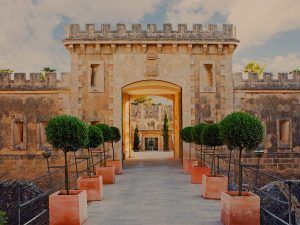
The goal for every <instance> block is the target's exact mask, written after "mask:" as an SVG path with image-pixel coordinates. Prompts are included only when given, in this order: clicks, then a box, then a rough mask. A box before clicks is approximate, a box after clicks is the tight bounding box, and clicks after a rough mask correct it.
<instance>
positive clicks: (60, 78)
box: [0, 73, 69, 91]
mask: <svg viewBox="0 0 300 225" xmlns="http://www.w3.org/2000/svg"><path fill="white" fill-rule="evenodd" d="M68 83H69V76H68V74H67V73H61V74H58V73H48V74H46V75H45V76H43V75H42V74H41V73H29V74H26V73H13V74H9V73H5V74H1V73H0V90H18V91H22V90H24V91H26V90H56V89H63V88H66V87H68Z"/></svg>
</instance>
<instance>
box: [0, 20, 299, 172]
mask: <svg viewBox="0 0 300 225" xmlns="http://www.w3.org/2000/svg"><path fill="white" fill-rule="evenodd" d="M63 43H64V46H65V48H66V50H67V51H68V53H69V55H70V58H71V68H70V72H68V73H62V74H61V75H57V74H48V75H47V76H46V78H45V79H43V77H41V75H40V74H39V73H31V74H27V76H26V74H24V73H16V74H0V127H1V129H0V149H1V151H0V154H1V156H0V157H1V159H0V168H1V169H4V168H5V169H6V170H10V171H13V172H18V173H24V174H26V173H27V174H28V172H32V173H34V172H36V171H37V170H38V169H39V167H40V166H41V164H42V163H41V162H40V161H42V160H43V159H42V157H41V152H42V151H41V149H42V148H43V147H44V146H47V141H46V138H45V133H44V127H45V126H46V125H47V121H48V120H49V118H51V117H52V116H55V115H58V114H71V115H74V116H77V117H78V118H80V119H82V120H84V121H86V122H88V123H91V124H95V123H98V122H103V123H107V124H110V125H114V126H117V127H119V128H120V130H121V131H122V141H120V142H119V143H118V146H117V148H118V149H119V154H118V157H119V158H121V155H122V154H121V153H122V151H123V153H124V155H125V156H126V155H128V150H129V149H130V148H131V147H132V146H131V145H132V143H131V141H130V107H129V106H130V100H131V99H132V98H133V97H134V96H138V95H155V96H161V97H165V98H168V99H170V100H172V101H173V126H174V152H175V157H176V158H181V157H185V154H186V153H185V152H186V151H183V149H187V145H186V144H185V143H183V142H182V141H181V140H180V138H179V131H180V129H181V128H183V127H185V126H189V125H194V124H196V123H199V122H200V121H205V122H209V123H211V122H218V121H220V120H221V119H222V118H224V117H225V116H226V115H227V114H229V113H230V112H233V111H237V110H244V111H249V112H251V113H253V114H255V115H257V116H259V117H260V118H261V120H262V121H263V123H264V125H265V127H266V134H265V141H264V147H265V149H266V152H267V153H268V154H271V153H273V152H291V151H294V152H299V151H300V74H296V73H295V74H293V75H292V77H288V75H287V74H279V76H278V79H274V78H273V76H272V74H270V73H266V74H264V77H263V79H261V80H259V79H258V78H257V76H255V75H250V76H249V77H248V78H247V79H243V78H242V75H241V74H233V71H232V54H233V53H234V50H235V49H236V47H237V46H238V43H239V41H238V39H237V37H236V32H235V27H234V26H233V25H231V24H224V25H223V26H222V27H218V26H217V25H208V27H204V26H202V25H201V24H195V25H193V29H192V30H188V29H187V25H186V24H178V27H177V28H175V29H174V28H173V27H172V24H164V25H163V29H162V30H158V29H157V27H156V25H155V24H148V25H147V29H146V30H144V29H142V26H141V25H140V24H133V25H132V27H131V28H127V27H126V26H125V24H117V25H116V28H115V29H112V27H111V26H110V25H109V24H102V25H101V26H100V29H98V28H96V26H95V25H94V24H87V25H86V27H85V29H82V28H80V26H79V25H78V24H72V25H68V26H67V27H66V28H65V37H64V41H63ZM270 157H272V156H270ZM58 158H59V156H57V159H58ZM287 158H289V156H287ZM16 159H18V162H16V161H15V160H16ZM53 160H55V158H54V159H53ZM268 163H269V164H270V167H274V165H275V166H277V167H278V168H279V164H280V166H281V167H282V168H286V167H294V166H296V164H295V163H294V161H293V159H290V158H289V160H288V161H284V162H281V161H280V162H279V161H277V162H275V161H273V160H271V161H268ZM266 164H267V162H266ZM298 164H299V163H298ZM24 165H28V166H24ZM298 166H299V165H298Z"/></svg>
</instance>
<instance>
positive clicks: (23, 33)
mask: <svg viewBox="0 0 300 225" xmlns="http://www.w3.org/2000/svg"><path fill="white" fill-rule="evenodd" d="M299 11H300V0H251V1H249V0H0V31H1V35H0V68H1V69H3V68H10V69H13V70H14V71H15V72H38V71H40V70H41V69H42V68H43V67H44V66H51V67H54V68H57V70H58V72H67V71H70V61H69V57H68V54H67V52H66V50H65V49H64V46H63V43H62V39H63V36H64V26H65V25H67V24H70V23H78V24H80V25H81V26H82V29H84V24H86V23H95V24H99V25H100V24H101V23H111V24H116V23H120V22H121V23H126V24H127V26H128V28H129V27H130V24H131V23H142V24H143V28H146V24H147V23H156V24H158V27H159V28H160V27H162V24H163V23H173V28H175V29H176V28H177V24H178V23H187V24H188V27H189V28H191V27H192V24H194V23H202V24H204V25H207V24H210V23H216V24H220V25H221V24H223V23H232V24H234V25H235V26H236V29H237V38H238V39H239V40H240V43H239V46H238V48H237V49H236V51H235V53H234V56H233V70H234V72H240V71H241V70H242V68H243V67H244V66H245V65H246V64H247V63H248V62H250V61H257V62H259V63H261V64H263V65H266V70H267V71H269V72H274V73H277V72H290V71H291V70H293V69H295V68H300V13H299Z"/></svg>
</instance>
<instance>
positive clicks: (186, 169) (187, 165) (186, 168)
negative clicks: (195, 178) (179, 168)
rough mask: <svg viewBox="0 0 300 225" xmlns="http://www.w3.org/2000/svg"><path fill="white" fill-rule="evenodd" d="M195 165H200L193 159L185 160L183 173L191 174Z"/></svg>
mask: <svg viewBox="0 0 300 225" xmlns="http://www.w3.org/2000/svg"><path fill="white" fill-rule="evenodd" d="M193 165H195V166H196V165H198V161H195V160H193V159H184V160H183V173H184V174H191V173H192V167H193Z"/></svg>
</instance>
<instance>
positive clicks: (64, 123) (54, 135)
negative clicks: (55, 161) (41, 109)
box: [45, 115, 87, 194]
mask: <svg viewBox="0 0 300 225" xmlns="http://www.w3.org/2000/svg"><path fill="white" fill-rule="evenodd" d="M45 131H46V136H47V140H48V142H49V143H50V144H51V145H53V147H55V148H57V149H61V150H62V151H63V152H64V156H65V189H66V191H67V194H69V189H70V186H69V175H68V160H67V153H68V152H76V151H77V150H78V149H80V148H83V147H84V146H85V145H86V143H87V127H86V125H85V124H84V123H83V122H82V121H80V120H79V119H78V118H76V117H73V116H69V115H61V116H56V117H53V118H52V119H50V120H49V122H48V125H47V127H46V129H45Z"/></svg>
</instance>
